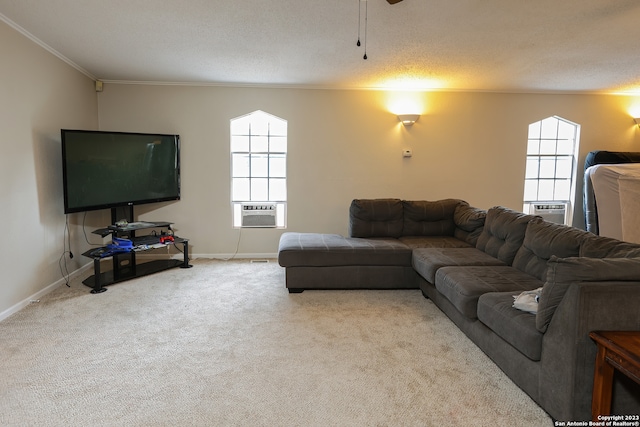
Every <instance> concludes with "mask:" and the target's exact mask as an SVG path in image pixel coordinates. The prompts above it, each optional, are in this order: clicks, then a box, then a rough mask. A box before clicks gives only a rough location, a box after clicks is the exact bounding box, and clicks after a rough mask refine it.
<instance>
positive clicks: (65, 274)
mask: <svg viewBox="0 0 640 427" xmlns="http://www.w3.org/2000/svg"><path fill="white" fill-rule="evenodd" d="M67 247H68V248H69V250H67ZM66 254H69V258H70V259H73V252H71V230H69V215H65V222H64V237H63V239H62V255H60V259H59V260H58V267H60V274H62V278H63V279H64V281H65V285H67V287H68V288H70V287H71V285H69V279H70V277H71V274H69V268H68V267H67V258H66V257H65V255H66Z"/></svg>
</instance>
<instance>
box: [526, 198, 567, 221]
mask: <svg viewBox="0 0 640 427" xmlns="http://www.w3.org/2000/svg"><path fill="white" fill-rule="evenodd" d="M530 210H531V212H529V213H531V214H533V215H538V216H541V217H542V219H544V220H545V221H549V222H555V223H556V224H566V222H565V219H566V215H567V204H566V203H532V204H531V209H530Z"/></svg>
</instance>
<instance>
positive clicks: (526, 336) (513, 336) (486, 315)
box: [478, 291, 544, 361]
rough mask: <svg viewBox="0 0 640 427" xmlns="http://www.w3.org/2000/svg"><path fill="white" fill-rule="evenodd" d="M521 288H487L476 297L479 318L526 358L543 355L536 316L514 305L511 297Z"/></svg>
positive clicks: (540, 334)
mask: <svg viewBox="0 0 640 427" xmlns="http://www.w3.org/2000/svg"><path fill="white" fill-rule="evenodd" d="M519 293H520V292H519V291H517V292H489V293H486V294H484V295H482V296H480V298H479V299H478V320H480V321H481V322H482V323H484V324H485V325H486V326H487V327H488V328H489V329H491V330H492V331H493V332H495V333H496V335H498V336H499V337H500V338H502V339H503V340H505V341H506V342H508V343H509V344H511V345H512V346H513V347H515V348H516V349H517V350H518V351H519V352H520V353H522V354H524V355H525V356H527V357H528V358H529V359H531V360H534V361H538V360H540V356H541V355H542V337H544V334H542V333H541V332H540V331H538V329H536V316H535V315H534V314H531V313H527V312H525V311H522V310H518V309H516V308H513V297H514V296H515V295H518V294H519Z"/></svg>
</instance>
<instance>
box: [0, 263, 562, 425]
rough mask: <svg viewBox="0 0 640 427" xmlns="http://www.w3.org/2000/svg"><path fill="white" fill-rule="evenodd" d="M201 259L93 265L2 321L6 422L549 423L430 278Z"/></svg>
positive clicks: (0, 399)
mask: <svg viewBox="0 0 640 427" xmlns="http://www.w3.org/2000/svg"><path fill="white" fill-rule="evenodd" d="M193 264H194V267H193V268H191V269H180V268H176V269H172V270H168V271H165V272H162V273H158V274H154V275H151V276H147V277H143V278H139V279H136V280H132V281H128V282H124V283H120V284H116V285H112V286H109V288H108V291H107V292H105V293H102V294H98V295H92V294H90V293H89V290H90V289H89V288H88V287H86V286H84V285H83V284H82V283H81V279H83V278H84V277H86V276H88V275H89V273H87V274H85V275H84V277H81V278H78V279H74V280H73V281H72V283H71V288H68V287H66V286H62V287H60V288H58V289H56V290H55V291H54V292H52V293H50V294H48V295H47V296H45V297H44V298H42V299H41V300H40V302H38V303H33V304H31V305H29V306H28V307H26V308H25V309H23V310H21V311H20V312H18V313H16V314H14V315H13V316H11V317H9V318H8V319H5V320H4V321H3V322H0V342H1V343H2V344H1V345H2V347H1V349H0V359H1V366H0V375H1V380H0V384H1V385H2V387H1V388H0V407H1V409H0V425H3V426H192V425H193V426H468V425H476V426H489V425H504V426H551V425H552V421H551V419H550V418H549V416H548V415H547V414H546V413H545V412H544V411H543V410H542V409H541V408H540V407H539V406H537V405H536V404H535V403H534V402H533V401H532V400H531V399H530V398H529V397H528V396H527V395H526V394H525V393H524V392H523V391H522V390H520V389H519V388H518V387H517V386H516V385H514V384H513V383H512V382H511V381H510V380H509V379H508V378H507V377H506V376H505V375H504V374H503V373H502V371H500V369H499V368H497V367H496V365H495V364H493V362H491V361H490V360H489V359H488V358H487V357H486V356H485V355H484V353H482V351H480V350H479V349H478V348H477V347H476V346H475V345H474V344H473V343H472V342H471V341H469V340H468V339H467V338H466V337H465V336H464V334H462V333H461V332H460V331H459V330H458V329H457V328H456V327H455V325H453V323H452V322H451V321H450V320H448V318H447V317H446V316H445V315H444V314H443V313H442V312H440V310H439V309H438V308H437V307H435V306H434V305H433V303H432V302H431V301H429V300H427V299H425V298H423V297H422V295H421V293H420V291H419V290H399V291H372V290H364V291H305V292H304V293H302V294H288V293H287V291H286V289H285V287H284V270H283V269H282V268H281V267H279V266H278V265H277V263H276V262H275V261H274V260H271V261H270V262H269V263H251V262H249V261H247V260H238V261H218V260H196V261H194V262H193Z"/></svg>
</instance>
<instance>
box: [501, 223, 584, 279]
mask: <svg viewBox="0 0 640 427" xmlns="http://www.w3.org/2000/svg"><path fill="white" fill-rule="evenodd" d="M590 235H591V234H590V233H587V232H586V231H583V230H579V229H577V228H573V227H568V226H566V225H560V224H554V223H551V222H547V221H544V220H543V219H542V218H535V219H532V220H531V221H529V223H528V224H527V228H526V232H525V235H524V241H523V242H522V246H520V249H518V252H517V253H516V256H515V258H514V259H513V266H514V267H515V268H517V269H518V270H520V271H524V272H525V273H528V274H530V275H532V276H535V277H537V278H538V279H540V280H542V281H544V280H546V278H547V261H549V258H551V256H552V255H555V256H557V257H559V258H566V257H575V256H578V255H579V253H580V244H581V243H582V241H583V240H584V239H585V238H587V237H588V236H590Z"/></svg>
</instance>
